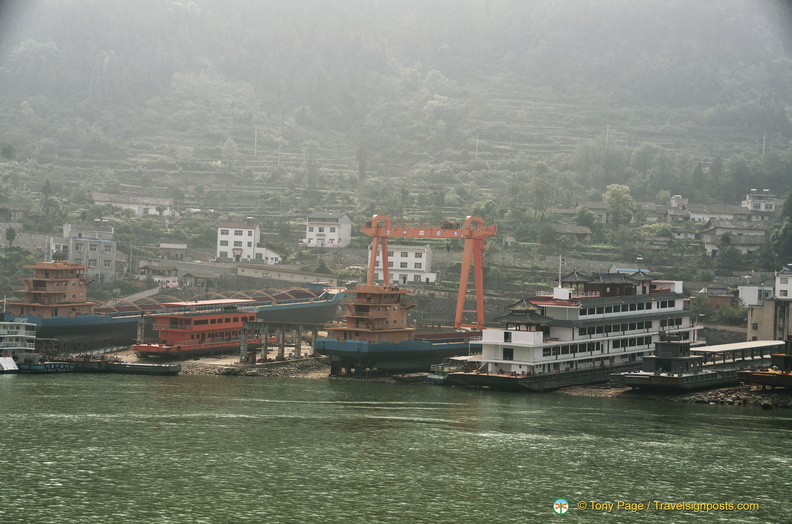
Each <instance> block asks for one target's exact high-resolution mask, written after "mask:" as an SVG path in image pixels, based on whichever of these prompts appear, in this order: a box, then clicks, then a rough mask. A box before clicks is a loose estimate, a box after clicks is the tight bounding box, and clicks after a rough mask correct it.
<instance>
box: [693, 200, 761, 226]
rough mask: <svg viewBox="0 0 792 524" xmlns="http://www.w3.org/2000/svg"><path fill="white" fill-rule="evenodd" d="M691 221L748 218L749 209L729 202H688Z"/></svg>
mask: <svg viewBox="0 0 792 524" xmlns="http://www.w3.org/2000/svg"><path fill="white" fill-rule="evenodd" d="M687 212H688V214H689V216H690V221H691V222H698V223H702V224H703V223H706V222H709V221H710V220H735V221H736V220H748V210H747V209H745V208H744V207H742V206H734V205H729V204H710V205H703V204H688V206H687Z"/></svg>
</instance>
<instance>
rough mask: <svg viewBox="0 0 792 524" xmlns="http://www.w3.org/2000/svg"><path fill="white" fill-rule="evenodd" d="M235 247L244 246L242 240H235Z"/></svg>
mask: <svg viewBox="0 0 792 524" xmlns="http://www.w3.org/2000/svg"><path fill="white" fill-rule="evenodd" d="M234 247H242V241H241V240H235V241H234Z"/></svg>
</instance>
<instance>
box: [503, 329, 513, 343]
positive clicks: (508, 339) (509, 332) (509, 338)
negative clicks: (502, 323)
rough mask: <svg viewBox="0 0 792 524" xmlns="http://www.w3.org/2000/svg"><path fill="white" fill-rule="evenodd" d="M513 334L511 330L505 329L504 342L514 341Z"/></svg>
mask: <svg viewBox="0 0 792 524" xmlns="http://www.w3.org/2000/svg"><path fill="white" fill-rule="evenodd" d="M511 336H512V334H511V331H504V332H503V341H504V342H511V341H512V338H511Z"/></svg>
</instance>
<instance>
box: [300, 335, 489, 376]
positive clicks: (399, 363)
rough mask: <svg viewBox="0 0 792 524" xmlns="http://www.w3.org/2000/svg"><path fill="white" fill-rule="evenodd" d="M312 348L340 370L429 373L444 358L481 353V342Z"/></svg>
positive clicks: (319, 343) (335, 343)
mask: <svg viewBox="0 0 792 524" xmlns="http://www.w3.org/2000/svg"><path fill="white" fill-rule="evenodd" d="M315 347H316V351H317V353H320V354H322V355H327V356H330V357H333V358H334V359H336V360H338V361H340V362H341V365H342V367H345V368H348V369H349V368H358V369H360V368H363V367H366V368H377V369H379V370H383V371H428V370H429V366H431V365H432V364H437V363H439V362H442V361H443V359H445V358H448V357H457V356H463V355H469V354H471V353H480V352H481V342H470V341H469V339H465V338H448V339H436V340H431V341H423V340H405V341H403V342H377V343H370V342H366V341H362V340H344V341H339V340H337V339H335V338H320V339H317V340H316V345H315Z"/></svg>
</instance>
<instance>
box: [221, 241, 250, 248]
mask: <svg viewBox="0 0 792 524" xmlns="http://www.w3.org/2000/svg"><path fill="white" fill-rule="evenodd" d="M220 247H228V240H221V241H220ZM234 247H242V241H241V240H235V241H234ZM247 247H253V242H248V243H247Z"/></svg>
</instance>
